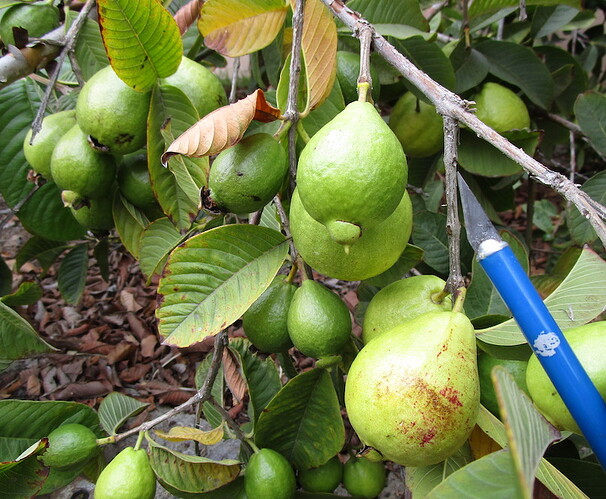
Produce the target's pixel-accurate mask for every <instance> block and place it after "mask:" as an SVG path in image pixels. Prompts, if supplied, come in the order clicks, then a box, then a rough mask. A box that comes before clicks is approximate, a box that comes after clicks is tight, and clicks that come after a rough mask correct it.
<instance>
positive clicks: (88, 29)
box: [69, 10, 109, 81]
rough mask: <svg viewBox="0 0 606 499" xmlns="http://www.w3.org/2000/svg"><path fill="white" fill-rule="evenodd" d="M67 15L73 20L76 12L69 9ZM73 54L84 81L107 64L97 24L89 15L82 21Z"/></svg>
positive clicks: (107, 60)
mask: <svg viewBox="0 0 606 499" xmlns="http://www.w3.org/2000/svg"><path fill="white" fill-rule="evenodd" d="M69 17H70V20H72V21H73V20H74V19H76V17H77V13H76V12H74V11H71V10H70V11H69ZM75 55H76V61H78V66H80V71H81V72H82V78H84V80H85V81H87V80H89V79H90V77H91V76H93V75H94V74H95V73H96V72H97V71H99V70H100V69H103V68H104V67H105V66H107V65H108V64H109V59H108V58H107V53H106V52H105V47H104V46H103V38H101V30H100V29H99V24H98V23H97V22H96V21H95V20H94V19H91V18H90V17H88V18H87V19H86V21H84V25H83V26H82V28H81V29H80V32H79V34H78V40H77V41H76V48H75Z"/></svg>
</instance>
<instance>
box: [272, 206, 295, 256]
mask: <svg viewBox="0 0 606 499" xmlns="http://www.w3.org/2000/svg"><path fill="white" fill-rule="evenodd" d="M274 204H275V205H276V210H277V211H278V216H279V217H280V224H281V225H282V230H284V233H285V234H286V237H287V238H288V242H289V244H290V254H291V256H292V259H293V261H294V260H296V259H297V250H296V248H295V244H294V243H293V241H292V235H291V233H290V225H289V223H288V216H287V215H286V211H285V210H284V206H283V205H282V200H281V199H280V196H279V195H276V196H275V197H274Z"/></svg>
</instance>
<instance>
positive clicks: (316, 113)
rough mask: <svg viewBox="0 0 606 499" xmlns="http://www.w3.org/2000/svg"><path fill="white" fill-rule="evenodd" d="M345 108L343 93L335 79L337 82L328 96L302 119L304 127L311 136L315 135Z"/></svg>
mask: <svg viewBox="0 0 606 499" xmlns="http://www.w3.org/2000/svg"><path fill="white" fill-rule="evenodd" d="M343 109H345V101H344V100H343V93H342V92H341V87H340V86H339V82H338V80H336V79H335V84H334V85H333V87H332V90H331V92H330V95H329V96H328V98H327V99H326V100H325V101H324V102H323V103H322V104H321V105H320V106H319V107H317V108H315V109H314V110H313V111H311V112H310V113H309V114H308V115H307V116H306V117H305V118H304V119H303V120H302V121H301V123H302V125H303V128H304V129H305V131H306V132H307V134H308V135H309V136H310V137H313V136H314V135H315V134H316V132H317V131H318V130H320V128H322V127H323V126H324V125H326V123H328V122H329V121H330V120H332V119H333V118H334V117H335V116H336V115H337V114H339V113H340V112H341V111H343Z"/></svg>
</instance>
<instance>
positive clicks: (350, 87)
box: [337, 50, 381, 104]
mask: <svg viewBox="0 0 606 499" xmlns="http://www.w3.org/2000/svg"><path fill="white" fill-rule="evenodd" d="M358 76H360V54H357V53H355V52H346V51H344V50H339V51H337V80H338V81H339V86H340V87H341V93H342V94H343V99H344V100H345V103H346V104H349V103H350V102H354V101H357V100H358ZM370 77H371V78H372V98H373V99H374V100H375V101H377V100H378V99H379V94H380V93H381V84H380V83H379V74H378V73H377V71H376V70H375V68H374V67H373V66H372V65H371V66H370Z"/></svg>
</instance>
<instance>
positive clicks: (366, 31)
mask: <svg viewBox="0 0 606 499" xmlns="http://www.w3.org/2000/svg"><path fill="white" fill-rule="evenodd" d="M359 36H360V74H359V75H358V100H360V101H363V102H366V101H370V102H372V93H371V91H370V90H371V89H372V76H371V74H370V44H371V43H372V29H371V28H370V27H368V26H363V27H362V28H361V29H360V35H359ZM364 83H368V85H363V84H364Z"/></svg>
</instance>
